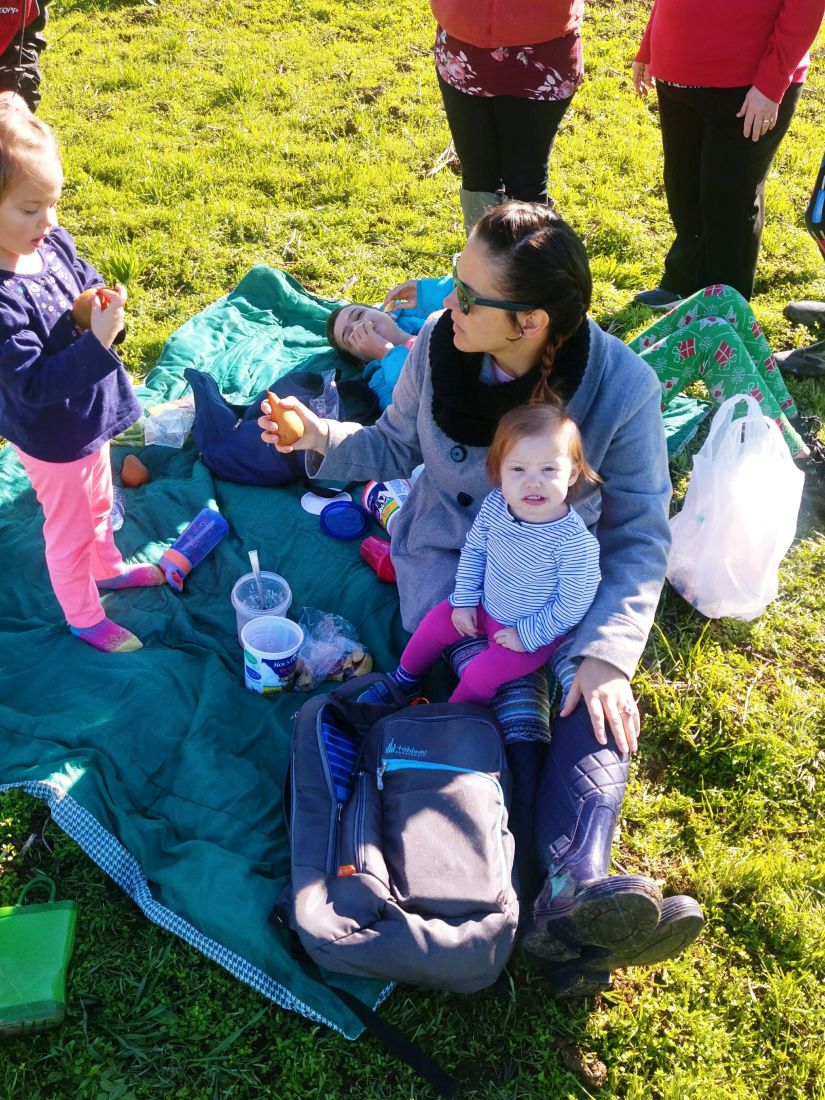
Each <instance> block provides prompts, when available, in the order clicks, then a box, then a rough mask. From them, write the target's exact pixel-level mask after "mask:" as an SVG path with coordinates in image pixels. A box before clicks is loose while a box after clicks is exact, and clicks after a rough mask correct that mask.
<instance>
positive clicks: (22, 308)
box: [0, 105, 164, 652]
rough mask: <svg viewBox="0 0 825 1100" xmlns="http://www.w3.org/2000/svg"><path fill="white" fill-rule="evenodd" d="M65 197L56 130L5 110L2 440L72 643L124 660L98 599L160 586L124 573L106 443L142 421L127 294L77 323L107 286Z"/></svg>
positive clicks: (151, 574)
mask: <svg viewBox="0 0 825 1100" xmlns="http://www.w3.org/2000/svg"><path fill="white" fill-rule="evenodd" d="M62 187H63V170H62V167H61V163H60V155H59V152H58V148H57V142H56V140H55V137H54V134H53V133H52V131H51V129H50V128H49V127H48V126H46V125H45V124H44V123H42V122H40V121H39V120H38V119H36V118H35V117H34V116H33V115H32V114H30V112H28V111H27V110H25V109H23V108H21V107H16V106H5V105H4V106H2V107H0V434H2V435H4V436H5V437H6V438H7V439H8V440H9V441H10V443H11V444H12V445H13V446H14V449H15V451H16V452H17V455H18V457H19V458H20V461H21V462H22V464H23V466H24V468H25V470H26V472H27V474H28V475H29V479H30V480H31V483H32V486H33V487H34V490H35V492H36V494H37V499H38V500H39V502H40V504H41V506H42V508H43V511H44V513H45V523H44V525H43V535H44V538H45V541H46V565H47V567H48V570H49V577H50V579H51V582H52V588H53V589H54V593H55V596H56V597H57V600H58V602H59V603H60V606H61V607H62V609H63V613H64V614H65V616H66V619H67V620H68V623H69V627H70V629H71V631H72V633H73V634H76V635H77V636H78V637H79V638H82V639H83V641H85V642H88V643H89V644H90V645H92V646H94V647H95V649H99V650H102V651H104V652H112V651H116V652H124V651H128V650H134V649H140V647H141V643H140V641H139V639H138V638H136V637H135V635H134V634H132V633H131V632H130V631H128V630H126V629H125V628H124V627H122V626H118V624H117V623H114V622H112V621H111V620H110V619H108V618H107V617H106V614H105V612H104V610H103V607H102V605H101V602H100V595H99V593H98V589H110V588H130V587H145V586H149V585H159V584H162V583H163V580H164V578H163V574H162V573H161V571H160V569H158V568H157V567H156V566H154V565H137V566H128V565H126V564H125V563H124V561H123V559H122V557H121V555H120V552H119V550H118V549H117V547H116V546H115V542H114V537H113V534H112V524H111V516H110V513H111V507H112V471H111V466H110V463H109V440H110V439H111V438H112V437H113V436H115V435H117V434H118V433H119V432H121V431H123V430H124V429H125V428H127V427H129V425H130V424H133V423H134V421H135V420H137V418H138V417H139V416H140V411H141V410H140V405H139V404H138V402H137V399H136V397H135V395H134V391H133V389H132V385H131V383H130V381H129V377H128V375H127V374H126V371H125V369H124V367H123V364H122V363H121V361H120V359H119V358H118V357H117V355H116V354H115V353H114V352H113V351H112V343H113V341H114V340H115V337H116V336H117V335H118V333H119V332H120V330H121V329H122V327H123V314H124V305H125V303H126V291H125V289H124V288H123V287H122V286H120V285H119V284H118V285H116V286H115V288H114V290H111V289H101V291H100V294H99V296H98V295H96V296H93V297H92V303H91V307H92V308H91V322H90V328H89V329H87V330H84V329H81V328H80V327H79V326H78V324H77V323H76V322H75V321H74V319H73V317H72V305H73V303H74V302H75V300H76V299H77V298H78V296H79V295H80V294H81V293H82V292H83V291H84V290H87V289H89V288H91V287H100V288H102V284H103V280H102V278H101V277H100V275H99V274H98V272H97V271H95V269H94V268H93V267H91V266H90V265H89V264H87V263H86V262H85V261H84V260H81V259H79V258H78V256H77V253H76V250H75V245H74V242H73V240H72V238H71V237H70V236H69V234H68V233H67V232H66V231H65V230H64V229H60V228H59V227H58V226H57V219H56V206H57V200H58V199H59V198H60V192H61V190H62Z"/></svg>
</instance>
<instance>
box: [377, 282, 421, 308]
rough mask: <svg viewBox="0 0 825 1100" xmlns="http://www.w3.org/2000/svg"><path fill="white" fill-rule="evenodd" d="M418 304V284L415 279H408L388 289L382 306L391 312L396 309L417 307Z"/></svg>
mask: <svg viewBox="0 0 825 1100" xmlns="http://www.w3.org/2000/svg"><path fill="white" fill-rule="evenodd" d="M417 305H418V286H417V284H416V281H415V279H407V281H406V282H405V283H399V284H398V286H394V287H391V288H390V289H389V290H388V291H387V293H386V294H385V295H384V301H383V302H382V304H381V308H382V309H384V310H386V311H388V312H390V311H392V310H394V309H415V307H416V306H417Z"/></svg>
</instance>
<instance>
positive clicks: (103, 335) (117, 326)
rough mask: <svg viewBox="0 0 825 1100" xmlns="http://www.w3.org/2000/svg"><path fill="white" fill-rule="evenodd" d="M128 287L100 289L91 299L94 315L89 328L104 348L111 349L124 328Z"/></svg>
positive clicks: (117, 284)
mask: <svg viewBox="0 0 825 1100" xmlns="http://www.w3.org/2000/svg"><path fill="white" fill-rule="evenodd" d="M127 297H128V294H127V293H126V287H125V286H123V285H122V284H121V283H115V285H114V288H111V287H98V288H97V293H96V294H94V295H93V296H92V298H91V306H92V314H91V318H90V320H89V328H90V329H91V330H92V333H93V334H94V335H95V336H96V337H97V339H98V340H99V341H100V342H101V344H103V346H104V348H110V347H111V346H112V344H113V342H114V339H115V337H116V336H117V334H118V333H119V332H120V330H121V329H122V328H123V324H124V318H125V313H126V299H127Z"/></svg>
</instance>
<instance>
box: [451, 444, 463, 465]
mask: <svg viewBox="0 0 825 1100" xmlns="http://www.w3.org/2000/svg"><path fill="white" fill-rule="evenodd" d="M466 457H467V448H466V447H462V446H461V444H460V443H457V444H456V445H455V447H452V448H450V458H451V459H452V460H453V462H463V461H464V459H465V458H466Z"/></svg>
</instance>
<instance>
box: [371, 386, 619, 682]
mask: <svg viewBox="0 0 825 1100" xmlns="http://www.w3.org/2000/svg"><path fill="white" fill-rule="evenodd" d="M487 473H488V476H489V478H490V481H491V482H492V483H493V484H494V485H495V486H496V488H495V489H493V491H492V492H491V493H490V494H489V495H488V496H487V497H486V498H485V500H484V501H483V502H482V505H481V508H480V510H479V513H478V515H477V516H476V518H475V521H474V522H473V525H472V527H471V528H470V531H469V534H468V535H467V541H466V542H465V543H464V548H463V549H462V551H461V556H460V558H459V561H458V571H457V573H456V583H455V588H454V590H453V593H452V595H451V596H450V597H449V599H447V600H443V601H442V602H441V603H439V604H436V606H435V607H434V608H433V609H432V610H431V611H429V612H428V613H427V614H426V615H425V616H424V619H423V620H422V622H421V624H420V625H419V627H418V628H417V630H416V631H415V633H414V634H413V636H412V638H411V639H410V641H409V643H408V645H407V647H406V649H405V650H404V652H403V653H402V654H401V662H400V664H399V666H398V668H397V669H396V671H395V672H394V673H391V676H392V679H393V680H395V682H396V683H397V684H398V685H399V687H400V688H401V690H402V691H403V692H404V693H405V694H408V695H410V696H411V697H412V696H414V695H416V694H417V693H418V691H419V689H420V687H421V677H422V676H423V674H424V673H425V672H426V671H427V669H429V668H430V667H431V665H432V664H433V662H434V661H435V660H436V658H437V657H438V656H439V654H440V653H442V652H443V650H444V649H446V648H447V646H450V645H453V644H454V643H455V642H458V641H460V640H461V639H462V638H467V637H475V636H476V635H479V634H486V636H487V648H486V649H483V650H482V651H481V652H480V653H479V654H477V655H476V656H475V657H473V658H472V659H471V660H470V661H468V662H467V664H466V665H465V666H464V667H463V668H462V670H461V680H460V683H459V685H458V687H457V688H456V689H455V691H454V692H453V694H452V695H451V696H450V702H451V703H469V702H475V703H489V702H490V701H491V700H492V698H493V696H494V695H495V693H496V690H497V689H498V688H499V687H500V686H501V685H502V684H505V683H508V682H509V681H510V680H516V679H518V677H520V676H526V675H527V674H528V673H530V672H534V671H535V670H536V669H539V668H541V667H542V666H543V665H545V664H546V663H547V661H549V660H550V658H551V657H552V655H553V653H555V651H556V649H557V648H558V646H559V642H560V641H561V639H562V638H563V637H564V635H565V634H567V633H568V631H570V630H572V629H573V627H575V626H577V625H578V623H580V622H581V620H582V619H583V618H584V616H585V614H586V613H587V610H588V608H589V607H590V605H591V603H592V602H593V598H594V596H595V595H596V589H597V588H598V586H599V581H600V579H601V573H600V572H599V544H598V542H597V540H596V539H595V537H594V536H593V535H591V534H590V532H589V531H588V530H587V528H586V527H585V525H584V523H583V521H582V520H581V519H580V518H579V516H578V515H577V513H576V512H574V511H573V510H572V508H571V507H570V505H569V504H568V503H567V497H568V494H569V493H570V492H571V490H575V488H576V486H577V485H579V483H580V482H590V483H592V484H595V483H597V482H598V481H599V477H598V475H597V474H596V473H595V471H594V470H592V469H591V467H590V466H589V465H588V464H587V461H586V460H585V457H584V449H583V447H582V439H581V434H580V433H579V429H578V428H577V427H576V424H575V423H574V422H573V421H572V420H571V419H570V417H569V416H567V415H566V414H565V413H564V412H563V411H562V410H561V409H559V408H558V407H557V406H555V405H549V404H544V405H539V404H535V405H524V406H522V407H521V408H517V409H513V410H512V412H509V413H507V414H506V415H505V416H503V417H502V418H501V420H500V421H499V423H498V427H497V428H496V432H495V435H494V436H493V442H492V444H491V445H490V449H489V451H488V452H487ZM381 686H382V685H377V687H379V688H380V687H381Z"/></svg>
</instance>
